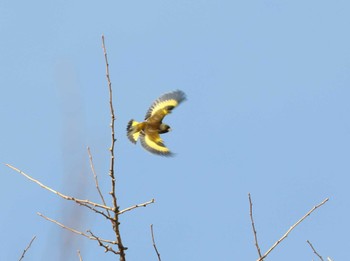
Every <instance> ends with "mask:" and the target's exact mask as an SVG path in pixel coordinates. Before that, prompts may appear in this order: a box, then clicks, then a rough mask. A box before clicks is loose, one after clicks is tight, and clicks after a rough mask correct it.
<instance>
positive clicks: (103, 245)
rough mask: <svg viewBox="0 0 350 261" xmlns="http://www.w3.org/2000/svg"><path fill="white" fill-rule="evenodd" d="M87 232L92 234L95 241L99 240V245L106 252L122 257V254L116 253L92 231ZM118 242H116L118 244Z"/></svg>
mask: <svg viewBox="0 0 350 261" xmlns="http://www.w3.org/2000/svg"><path fill="white" fill-rule="evenodd" d="M87 232H89V233H90V234H91V236H92V237H94V238H95V240H97V242H98V244H99V245H100V246H101V247H103V248H104V249H105V252H112V253H114V254H116V255H120V252H118V251H115V250H114V249H113V248H112V247H111V246H109V245H108V244H107V245H106V244H104V242H103V241H102V240H101V239H100V238H99V237H97V236H95V235H94V234H93V233H92V232H91V231H90V230H88V231H87ZM116 243H117V242H115V244H116Z"/></svg>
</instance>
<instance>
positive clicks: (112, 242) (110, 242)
mask: <svg viewBox="0 0 350 261" xmlns="http://www.w3.org/2000/svg"><path fill="white" fill-rule="evenodd" d="M37 215H38V216H40V217H42V218H44V219H46V220H48V221H50V222H52V223H55V224H56V225H58V226H60V227H61V228H63V229H66V230H69V231H70V232H72V233H74V234H77V235H81V236H84V237H86V238H88V239H91V240H97V238H96V237H92V236H89V235H88V234H86V233H84V232H81V231H79V230H76V229H74V228H70V227H67V226H66V225H63V224H62V223H60V222H58V221H57V220H54V219H52V218H49V217H47V216H45V215H43V214H41V213H39V212H37ZM99 240H100V241H102V242H105V243H108V244H114V245H116V244H117V242H115V241H111V240H108V239H102V238H99Z"/></svg>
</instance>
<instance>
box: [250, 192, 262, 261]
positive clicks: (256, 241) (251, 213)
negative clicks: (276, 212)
mask: <svg viewBox="0 0 350 261" xmlns="http://www.w3.org/2000/svg"><path fill="white" fill-rule="evenodd" d="M248 198H249V215H250V220H251V222H252V228H253V233H254V241H255V246H256V249H257V250H258V254H259V257H260V258H261V251H260V247H259V243H258V237H257V234H256V229H255V224H254V219H253V203H252V198H251V197H250V193H248Z"/></svg>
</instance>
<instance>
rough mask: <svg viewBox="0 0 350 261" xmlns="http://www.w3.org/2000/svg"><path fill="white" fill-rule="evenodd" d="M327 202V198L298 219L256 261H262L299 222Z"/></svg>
mask: <svg viewBox="0 0 350 261" xmlns="http://www.w3.org/2000/svg"><path fill="white" fill-rule="evenodd" d="M328 200H329V198H326V199H325V200H323V201H322V202H321V203H320V204H318V205H316V206H314V207H313V208H312V209H311V210H310V211H309V212H307V213H306V214H305V215H304V216H303V217H302V218H301V219H299V220H298V221H297V222H296V223H295V224H294V225H293V226H291V227H290V228H289V229H288V230H287V232H286V233H285V234H284V235H283V236H282V237H281V238H280V239H278V240H277V241H276V243H274V244H273V246H272V247H271V248H270V249H269V250H267V251H266V253H265V254H264V255H263V256H262V257H261V258H259V259H258V261H262V260H264V258H265V257H267V256H268V255H269V254H270V253H271V251H272V250H274V248H275V247H276V246H277V245H278V244H279V243H281V242H282V241H283V240H284V239H285V238H286V237H287V236H288V235H289V233H290V232H291V231H292V230H293V229H294V228H295V227H296V226H297V225H299V224H300V223H301V222H303V221H304V219H306V218H307V217H308V216H310V214H311V213H312V212H314V211H315V210H316V209H317V208H319V207H321V206H322V205H323V204H325V203H326V202H327V201H328Z"/></svg>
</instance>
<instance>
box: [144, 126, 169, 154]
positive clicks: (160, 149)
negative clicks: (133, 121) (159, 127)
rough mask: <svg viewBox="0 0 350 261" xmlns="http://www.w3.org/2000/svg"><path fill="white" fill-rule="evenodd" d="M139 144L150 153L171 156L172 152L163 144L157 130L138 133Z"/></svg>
mask: <svg viewBox="0 0 350 261" xmlns="http://www.w3.org/2000/svg"><path fill="white" fill-rule="evenodd" d="M140 141H141V145H142V146H143V147H144V148H145V149H146V150H148V151H149V152H151V153H154V154H158V155H162V156H172V155H173V154H172V153H171V152H170V150H169V149H168V148H167V147H166V146H165V145H164V143H163V140H162V138H161V137H160V136H159V133H158V132H147V131H146V132H144V131H141V133H140Z"/></svg>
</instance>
